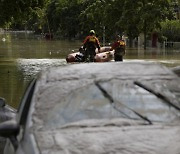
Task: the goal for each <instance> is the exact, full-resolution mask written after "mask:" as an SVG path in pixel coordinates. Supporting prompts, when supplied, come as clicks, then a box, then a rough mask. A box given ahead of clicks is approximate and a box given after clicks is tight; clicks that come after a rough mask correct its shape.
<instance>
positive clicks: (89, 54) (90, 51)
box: [83, 30, 100, 62]
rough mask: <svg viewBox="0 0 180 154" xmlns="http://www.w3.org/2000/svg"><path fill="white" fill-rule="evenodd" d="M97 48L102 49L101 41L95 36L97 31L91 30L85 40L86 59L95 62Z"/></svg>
mask: <svg viewBox="0 0 180 154" xmlns="http://www.w3.org/2000/svg"><path fill="white" fill-rule="evenodd" d="M96 48H98V51H99V50H100V43H99V40H98V38H97V37H96V36H95V31H94V30H90V32H89V36H87V37H86V38H85V40H84V42H83V49H84V50H85V54H84V56H85V61H90V62H93V61H94V58H95V55H96Z"/></svg>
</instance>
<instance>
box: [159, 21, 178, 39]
mask: <svg viewBox="0 0 180 154" xmlns="http://www.w3.org/2000/svg"><path fill="white" fill-rule="evenodd" d="M161 27H162V28H161V34H162V36H164V37H166V38H167V41H173V42H180V21H179V20H166V21H165V22H162V23H161Z"/></svg>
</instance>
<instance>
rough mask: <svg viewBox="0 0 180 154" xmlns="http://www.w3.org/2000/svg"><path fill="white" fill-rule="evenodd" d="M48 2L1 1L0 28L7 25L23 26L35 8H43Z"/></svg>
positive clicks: (34, 0)
mask: <svg viewBox="0 0 180 154" xmlns="http://www.w3.org/2000/svg"><path fill="white" fill-rule="evenodd" d="M47 1H48V0H1V1H0V10H1V13H0V26H5V25H6V24H7V23H9V25H10V23H11V22H13V23H19V24H23V23H26V22H27V21H28V20H29V17H30V16H31V15H32V14H33V11H34V10H35V9H36V8H43V7H44V4H45V3H46V2H47Z"/></svg>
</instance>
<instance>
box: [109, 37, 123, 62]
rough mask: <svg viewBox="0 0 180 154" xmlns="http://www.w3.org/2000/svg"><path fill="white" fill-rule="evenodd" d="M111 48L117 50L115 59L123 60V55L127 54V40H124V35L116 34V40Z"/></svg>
mask: <svg viewBox="0 0 180 154" xmlns="http://www.w3.org/2000/svg"><path fill="white" fill-rule="evenodd" d="M111 50H115V51H114V60H115V61H123V56H124V55H125V42H124V40H122V37H121V36H120V35H117V36H116V41H115V42H114V43H113V44H112V45H111Z"/></svg>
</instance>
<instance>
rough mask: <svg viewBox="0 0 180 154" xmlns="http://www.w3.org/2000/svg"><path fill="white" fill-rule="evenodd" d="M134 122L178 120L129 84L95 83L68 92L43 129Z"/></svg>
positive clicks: (171, 111) (179, 115)
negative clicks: (120, 120)
mask: <svg viewBox="0 0 180 154" xmlns="http://www.w3.org/2000/svg"><path fill="white" fill-rule="evenodd" d="M120 117H122V118H128V119H134V120H136V119H138V120H143V121H145V122H147V123H148V124H152V123H153V122H171V121H175V120H179V118H180V112H179V110H178V109H176V108H175V107H173V106H172V105H171V104H168V103H167V102H166V100H163V99H162V98H159V97H157V96H156V95H155V94H153V93H151V92H149V91H148V90H147V89H145V88H143V87H141V86H138V85H137V84H135V83H134V82H133V81H128V80H124V81H119V80H112V81H108V82H105V81H104V82H98V83H94V84H90V85H88V86H86V87H82V88H79V89H77V90H76V91H73V92H71V94H70V95H68V96H67V97H65V98H64V99H63V100H61V102H56V104H55V105H54V107H53V109H52V110H50V111H48V113H47V116H46V118H45V126H48V127H54V128H55V127H61V126H63V125H65V124H70V123H72V122H77V121H82V120H92V119H113V118H120Z"/></svg>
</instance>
